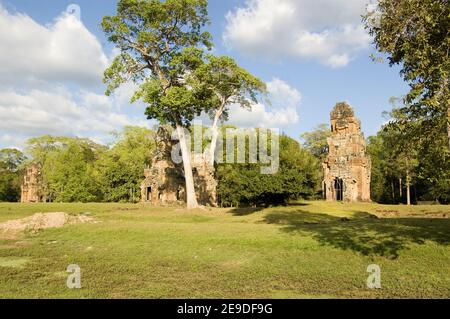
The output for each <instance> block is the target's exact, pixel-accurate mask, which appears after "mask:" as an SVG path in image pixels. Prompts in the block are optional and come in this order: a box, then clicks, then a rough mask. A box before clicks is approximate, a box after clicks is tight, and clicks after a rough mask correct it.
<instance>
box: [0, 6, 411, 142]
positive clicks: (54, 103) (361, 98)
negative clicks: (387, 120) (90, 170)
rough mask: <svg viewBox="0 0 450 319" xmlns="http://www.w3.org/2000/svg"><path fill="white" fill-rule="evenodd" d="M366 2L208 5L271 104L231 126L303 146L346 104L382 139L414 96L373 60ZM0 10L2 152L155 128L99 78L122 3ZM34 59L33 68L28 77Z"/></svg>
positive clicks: (230, 51)
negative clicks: (301, 141) (45, 137)
mask: <svg viewBox="0 0 450 319" xmlns="http://www.w3.org/2000/svg"><path fill="white" fill-rule="evenodd" d="M368 1H369V0H353V1H348V0H314V1H313V0H228V1H223V0H210V4H209V12H210V17H211V21H212V23H211V25H210V26H209V29H210V31H211V33H212V34H213V37H214V43H215V51H214V53H215V54H220V55H221V54H226V55H230V56H232V57H234V58H235V59H236V60H237V61H238V63H239V64H240V65H242V66H243V67H245V68H246V69H248V70H249V71H250V72H252V73H253V74H255V75H257V76H258V77H260V78H261V79H263V80H264V81H266V82H267V83H268V84H269V88H270V89H271V93H272V95H271V96H272V97H273V100H274V102H273V103H272V106H269V105H264V104H263V103H262V104H261V105H259V108H257V107H255V109H254V112H253V113H249V112H247V113H245V112H243V111H242V110H239V109H238V108H237V107H235V108H233V110H234V109H235V110H236V112H235V115H234V117H232V119H231V120H232V121H234V123H236V124H238V125H246V126H258V124H261V125H263V126H271V127H277V128H280V129H281V130H283V131H284V132H286V133H287V134H288V135H290V136H292V137H294V138H298V137H299V135H300V134H301V133H303V132H305V131H308V130H311V129H312V128H314V127H315V126H316V125H318V124H320V123H328V121H329V113H330V111H331V109H332V107H333V106H334V105H335V104H336V103H337V102H340V101H348V102H349V103H350V104H351V105H352V106H353V107H354V108H355V110H356V113H357V115H358V117H359V118H360V119H361V121H362V127H363V130H364V132H365V134H366V136H368V135H372V134H376V132H377V131H378V129H379V128H380V126H381V124H382V123H383V121H384V119H383V117H382V112H383V111H386V110H389V109H390V105H389V102H388V101H389V98H390V97H392V96H401V95H403V94H405V93H406V92H407V90H408V88H407V86H406V85H405V84H404V82H403V81H402V79H401V77H400V75H399V69H398V68H390V67H389V66H388V64H387V63H375V62H373V61H372V60H371V59H370V57H369V56H370V54H371V53H374V49H373V46H372V45H371V44H370V38H369V37H368V35H367V34H365V33H364V32H363V31H362V28H361V26H360V23H359V21H360V18H359V16H360V14H362V12H360V11H361V8H362V7H363V6H364V7H365V5H366V4H367V2H368ZM72 3H75V4H77V5H78V6H79V7H80V9H81V21H80V22H73V21H72V20H67V19H68V18H67V17H66V16H65V14H64V12H65V11H66V9H67V7H68V6H69V5H70V4H72ZM0 5H1V8H2V9H1V10H2V11H0V12H1V14H0V27H1V26H2V23H3V27H2V28H1V31H0V46H4V47H1V48H0V52H3V53H0V77H1V78H3V79H2V80H0V118H1V120H0V147H22V146H23V142H24V140H25V139H26V138H28V137H30V136H35V135H41V134H53V135H63V134H64V135H77V136H83V137H91V138H93V139H94V140H96V141H98V142H103V143H105V142H108V136H109V134H108V133H109V131H111V130H120V128H121V126H122V125H128V124H133V125H149V124H148V123H147V121H146V120H145V116H144V115H143V111H144V106H143V105H132V106H130V105H129V104H128V103H127V101H128V98H127V97H128V95H129V93H130V91H132V88H131V87H129V88H125V89H124V90H123V92H121V93H120V94H118V96H116V97H115V98H112V99H111V98H106V97H104V96H103V91H104V87H103V85H102V84H101V83H100V78H97V77H98V76H97V75H98V74H100V71H101V66H102V65H107V61H108V59H110V57H111V55H112V47H111V46H110V44H108V43H107V41H106V39H105V38H104V36H103V34H102V32H101V30H100V29H99V27H98V25H99V22H100V20H101V18H102V17H103V16H105V15H112V14H114V12H115V5H116V1H86V0H80V1H76V2H75V1H66V0H58V1H56V0H39V1H33V0H16V1H12V0H9V1H6V0H0ZM324 8H326V9H324ZM64 19H65V20H64ZM58 21H59V22H58ZM77 23H80V24H77ZM65 34H68V35H67V36H65ZM38 42H39V43H38ZM42 43H47V44H46V45H42ZM55 46H56V47H57V48H58V49H55V48H54V47H55ZM65 46H66V47H65ZM5 52H6V53H5ZM28 55H33V58H32V59H34V60H33V61H32V62H33V63H32V65H31V64H30V66H29V67H28V66H27V63H26V62H25V63H24V60H28V58H27V57H28ZM60 55H63V56H60ZM39 57H40V58H39ZM83 59H86V61H84V60H83ZM30 63H31V62H30Z"/></svg>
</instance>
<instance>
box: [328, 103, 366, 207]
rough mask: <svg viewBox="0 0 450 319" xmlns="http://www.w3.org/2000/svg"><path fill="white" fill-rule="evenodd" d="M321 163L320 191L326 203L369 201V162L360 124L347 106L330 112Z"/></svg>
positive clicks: (339, 104) (341, 105)
mask: <svg viewBox="0 0 450 319" xmlns="http://www.w3.org/2000/svg"><path fill="white" fill-rule="evenodd" d="M328 147H329V151H328V156H327V158H326V160H325V162H324V163H323V169H324V182H323V191H324V197H325V199H326V200H327V201H346V202H356V201H370V178H371V161H370V158H369V156H368V154H367V152H366V143H365V140H364V136H363V134H362V132H361V122H360V121H359V120H358V119H357V118H356V117H355V113H354V111H353V109H352V108H351V106H350V105H348V104H347V103H345V102H343V103H338V104H336V106H335V107H334V109H333V111H332V112H331V137H330V138H329V139H328Z"/></svg>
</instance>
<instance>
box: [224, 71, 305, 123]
mask: <svg viewBox="0 0 450 319" xmlns="http://www.w3.org/2000/svg"><path fill="white" fill-rule="evenodd" d="M267 90H268V93H269V99H270V102H271V105H270V106H267V105H265V104H262V103H258V104H256V105H253V106H252V110H251V111H249V110H246V109H244V108H241V107H240V106H238V105H233V106H231V107H230V118H229V121H228V122H229V123H230V124H233V125H236V126H239V127H265V128H284V127H287V126H289V125H292V124H296V123H298V121H299V119H300V117H299V114H298V107H299V105H300V102H301V99H302V96H301V93H300V92H299V91H298V90H296V89H295V88H292V87H291V86H289V85H288V84H287V83H286V82H284V81H282V80H280V79H277V78H274V79H273V80H272V81H271V82H268V83H267Z"/></svg>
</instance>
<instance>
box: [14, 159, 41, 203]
mask: <svg viewBox="0 0 450 319" xmlns="http://www.w3.org/2000/svg"><path fill="white" fill-rule="evenodd" d="M20 201H21V202H22V203H42V202H44V203H45V202H46V201H47V198H46V196H45V190H44V187H43V183H42V172H41V165H40V164H37V163H33V164H31V165H29V166H28V167H27V168H26V170H25V175H24V177H23V181H22V187H21V197H20Z"/></svg>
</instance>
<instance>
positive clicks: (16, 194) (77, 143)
mask: <svg viewBox="0 0 450 319" xmlns="http://www.w3.org/2000/svg"><path fill="white" fill-rule="evenodd" d="M155 138H156V133H155V131H154V130H150V129H146V128H140V127H126V128H125V129H124V131H123V132H122V133H120V134H116V141H115V142H114V143H112V144H111V145H110V146H104V145H100V144H97V143H94V142H93V141H91V140H89V139H80V138H69V137H52V136H42V137H37V138H32V139H30V140H28V141H27V147H26V149H25V153H26V154H27V157H26V156H25V155H24V154H23V153H22V152H20V151H18V150H15V149H4V150H2V151H1V153H0V154H1V159H0V163H1V172H0V178H1V188H0V191H1V192H0V201H19V200H20V185H21V183H22V180H23V174H24V169H25V168H26V167H27V166H28V165H29V164H30V163H31V162H35V163H39V164H40V166H41V168H42V176H41V178H42V184H43V185H44V188H45V193H46V194H45V195H46V198H48V199H49V200H50V201H54V202H137V201H139V200H140V195H141V194H140V185H141V182H142V181H143V178H144V176H143V171H144V168H145V167H146V166H148V165H150V164H151V159H152V155H153V154H154V151H155V147H156V143H155ZM279 138H280V151H279V152H280V161H279V169H278V171H277V173H276V174H261V171H260V168H261V165H260V164H249V163H246V164H216V170H215V171H216V179H217V180H218V182H219V183H218V189H217V191H218V199H219V205H221V206H226V207H229V206H259V205H273V204H283V203H286V202H287V201H289V200H294V199H300V198H312V197H315V196H318V195H319V192H320V181H321V175H320V174H321V173H320V162H319V161H318V160H317V159H316V158H315V157H314V156H313V155H312V154H310V152H309V151H307V150H306V149H305V148H303V147H302V146H301V145H300V144H299V143H298V142H297V141H295V140H294V139H292V138H290V137H288V136H285V135H283V136H280V137H279ZM269 145H270V143H269ZM235 147H237V144H236V145H235ZM235 151H236V150H235ZM269 152H270V148H269Z"/></svg>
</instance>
